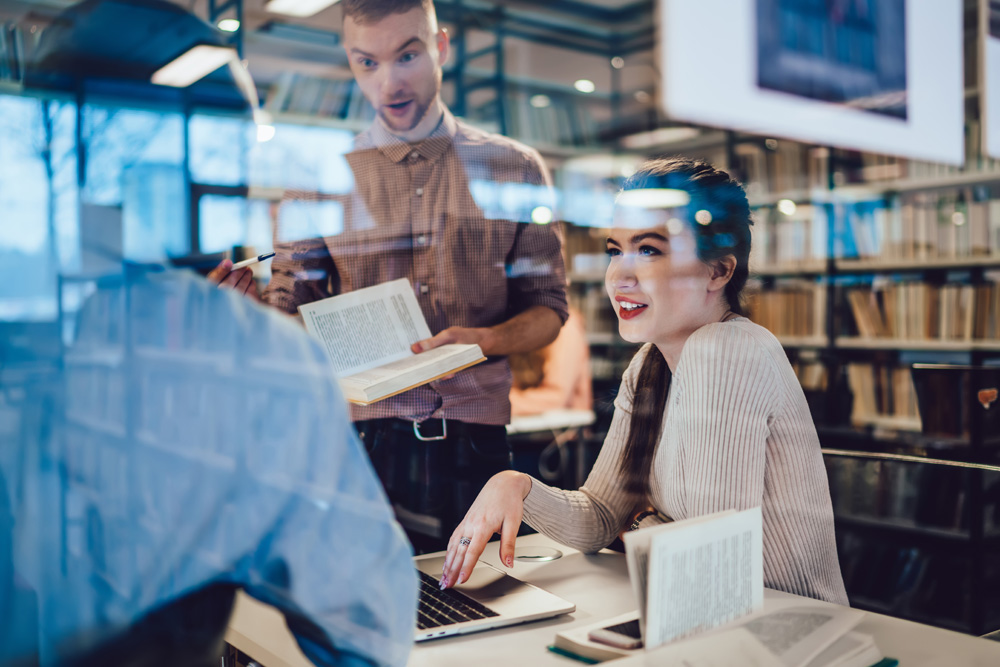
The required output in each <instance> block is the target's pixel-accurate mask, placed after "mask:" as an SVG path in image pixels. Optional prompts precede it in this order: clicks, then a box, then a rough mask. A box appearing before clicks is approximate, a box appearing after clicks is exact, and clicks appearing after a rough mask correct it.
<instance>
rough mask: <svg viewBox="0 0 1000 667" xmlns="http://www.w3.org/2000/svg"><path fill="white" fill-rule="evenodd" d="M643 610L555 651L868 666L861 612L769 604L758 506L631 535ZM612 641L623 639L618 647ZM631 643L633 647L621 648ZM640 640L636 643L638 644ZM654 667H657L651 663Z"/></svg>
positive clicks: (637, 658) (638, 660) (642, 660)
mask: <svg viewBox="0 0 1000 667" xmlns="http://www.w3.org/2000/svg"><path fill="white" fill-rule="evenodd" d="M624 541H625V553H626V560H627V563H628V569H629V579H630V581H631V583H632V587H633V591H634V593H635V597H636V600H637V602H638V607H639V608H638V610H637V611H634V612H630V613H626V614H622V615H620V616H616V617H614V618H609V619H604V620H602V621H599V622H596V623H591V624H589V625H585V626H582V627H577V628H573V629H571V630H566V631H563V632H559V633H557V634H556V639H555V642H554V643H555V646H556V647H557V648H558V649H561V650H563V651H567V652H569V653H573V654H575V655H579V656H583V657H585V658H590V659H593V660H599V661H603V660H614V659H620V658H627V657H628V656H634V658H633V659H629V660H623V661H622V664H631V663H632V662H633V660H634V663H635V664H637V665H638V664H647V662H646V661H647V659H653V658H654V656H655V664H661V663H662V664H690V665H692V666H693V665H729V664H732V665H737V664H738V665H759V666H774V667H862V666H863V667H867V665H871V664H874V663H877V662H878V661H879V660H881V659H882V655H881V653H879V651H878V648H877V647H876V646H875V642H874V640H873V639H872V638H871V637H870V636H867V635H863V634H860V633H856V632H852V630H853V628H854V626H856V625H857V624H858V623H859V622H860V621H861V619H862V618H863V617H864V612H860V611H856V610H853V609H850V608H848V607H838V606H836V605H831V604H828V603H825V602H819V601H811V600H805V599H798V598H792V599H780V600H775V599H772V600H769V601H768V603H766V604H765V602H764V574H763V527H762V516H761V510H760V508H759V507H755V508H751V509H749V510H745V511H742V512H737V511H735V510H727V511H724V512H718V513H715V514H709V515H706V516H702V517H696V518H693V519H687V520H684V521H675V522H671V523H666V524H663V525H659V526H655V527H651V528H646V529H642V530H637V531H632V532H628V533H626V534H625V539H624ZM615 633H617V634H620V635H621V637H620V638H618V639H616V638H615V637H614V635H615ZM630 640H631V643H632V644H636V643H638V644H639V645H638V646H636V647H634V648H624V647H626V646H629V645H630ZM636 640H639V641H638V642H637V641H636ZM650 664H653V663H650Z"/></svg>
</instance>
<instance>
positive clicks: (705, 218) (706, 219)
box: [694, 209, 712, 225]
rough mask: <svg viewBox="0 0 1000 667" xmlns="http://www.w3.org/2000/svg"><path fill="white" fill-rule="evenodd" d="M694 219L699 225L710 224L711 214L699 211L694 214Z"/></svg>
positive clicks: (702, 210)
mask: <svg viewBox="0 0 1000 667" xmlns="http://www.w3.org/2000/svg"><path fill="white" fill-rule="evenodd" d="M694 219H695V222H697V223H698V224H699V225H707V224H709V223H710V222H712V214H711V213H709V212H708V211H706V210H705V209H701V210H699V211H697V212H695V214H694Z"/></svg>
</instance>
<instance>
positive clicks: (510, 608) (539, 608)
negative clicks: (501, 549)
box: [413, 554, 576, 642]
mask: <svg viewBox="0 0 1000 667" xmlns="http://www.w3.org/2000/svg"><path fill="white" fill-rule="evenodd" d="M413 562H414V565H416V568H417V574H418V576H419V577H420V603H419V605H418V607H417V630H416V641H418V642H420V641H426V640H428V639H437V638H438V637H449V636H452V635H463V634H467V633H469V632H479V631H481V630H492V629H493V628H501V627H505V626H508V625H517V624H519V623H527V622H529V621H538V620H541V619H545V618H551V617H553V616H559V615H561V614H568V613H570V612H572V611H575V610H576V605H575V604H573V603H572V602H567V601H566V600H563V599H562V598H560V597H557V596H555V595H553V594H552V593H549V592H548V591H543V590H542V589H541V588H538V587H537V586H532V585H531V584H528V583H525V582H523V581H521V580H520V579H517V578H515V577H512V576H510V575H509V574H506V573H505V572H502V571H501V570H500V569H498V568H495V567H493V566H492V565H490V564H488V563H484V562H483V561H479V563H477V564H476V567H475V568H474V569H473V570H472V576H470V577H469V580H468V581H466V582H465V583H464V584H460V585H458V586H455V587H453V588H449V589H447V590H444V591H442V590H440V589H439V588H438V585H439V580H440V578H441V567H442V566H443V565H444V556H439V555H433V554H432V555H427V556H417V557H416V558H414V559H413Z"/></svg>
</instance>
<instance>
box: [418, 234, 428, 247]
mask: <svg viewBox="0 0 1000 667" xmlns="http://www.w3.org/2000/svg"><path fill="white" fill-rule="evenodd" d="M426 244H427V237H426V236H424V235H423V234H421V235H420V236H418V237H417V245H426Z"/></svg>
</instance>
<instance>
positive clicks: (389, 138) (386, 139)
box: [371, 108, 458, 162]
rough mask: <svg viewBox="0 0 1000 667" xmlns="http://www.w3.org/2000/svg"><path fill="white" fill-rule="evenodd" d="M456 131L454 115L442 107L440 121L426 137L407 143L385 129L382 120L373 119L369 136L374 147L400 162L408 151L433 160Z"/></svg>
mask: <svg viewBox="0 0 1000 667" xmlns="http://www.w3.org/2000/svg"><path fill="white" fill-rule="evenodd" d="M457 132H458V122H457V121H456V120H455V117H454V116H453V115H452V114H451V112H450V111H448V109H447V108H445V109H444V113H443V114H442V116H441V122H440V123H438V125H437V127H436V128H434V131H433V132H431V133H430V135H428V137H427V138H426V139H423V140H421V141H418V142H415V143H412V144H409V143H406V142H405V141H403V140H401V139H400V138H399V137H397V136H396V135H394V134H392V133H391V132H389V130H387V129H385V125H383V124H382V121H380V120H378V119H375V122H374V123H372V130H371V138H372V142H373V143H374V144H375V147H376V148H378V149H379V151H381V152H382V154H383V155H385V156H386V157H387V158H389V159H390V160H392V161H393V162H402V161H403V160H404V159H405V158H406V157H407V156H408V155H409V154H410V153H412V152H414V151H417V152H418V153H419V154H420V155H421V156H423V157H424V158H426V159H427V160H429V161H430V162H434V161H435V160H437V159H438V158H439V157H441V156H442V155H444V152H445V151H446V150H448V147H449V146H450V145H451V143H452V141H453V140H454V138H455V134H456V133H457Z"/></svg>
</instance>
